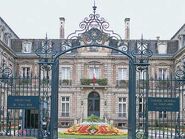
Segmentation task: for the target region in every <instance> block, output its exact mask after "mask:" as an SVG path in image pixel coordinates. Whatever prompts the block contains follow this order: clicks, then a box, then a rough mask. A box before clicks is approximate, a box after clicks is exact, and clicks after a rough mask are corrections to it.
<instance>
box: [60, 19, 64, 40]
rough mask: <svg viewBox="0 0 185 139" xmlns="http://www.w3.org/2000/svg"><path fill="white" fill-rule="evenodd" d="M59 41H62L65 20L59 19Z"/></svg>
mask: <svg viewBox="0 0 185 139" xmlns="http://www.w3.org/2000/svg"><path fill="white" fill-rule="evenodd" d="M59 19H60V39H64V25H65V18H64V17H60V18H59Z"/></svg>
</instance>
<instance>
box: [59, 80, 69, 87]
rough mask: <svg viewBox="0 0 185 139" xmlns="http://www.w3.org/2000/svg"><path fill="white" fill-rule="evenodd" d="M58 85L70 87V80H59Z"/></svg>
mask: <svg viewBox="0 0 185 139" xmlns="http://www.w3.org/2000/svg"><path fill="white" fill-rule="evenodd" d="M59 85H60V86H64V87H65V86H71V85H72V80H68V79H65V80H59Z"/></svg>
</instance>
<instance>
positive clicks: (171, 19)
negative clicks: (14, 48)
mask: <svg viewBox="0 0 185 139" xmlns="http://www.w3.org/2000/svg"><path fill="white" fill-rule="evenodd" d="M93 3H94V2H93V0H0V16H1V18H3V19H4V20H5V22H6V23H7V24H8V25H9V26H10V27H11V28H12V30H13V31H14V32H15V33H16V34H17V35H18V36H19V37H20V38H24V39H26V38H28V39H34V38H37V39H38V38H40V39H42V38H45V36H46V33H47V35H48V38H50V39H58V38H59V27H60V23H59V17H65V20H66V21H65V36H67V35H69V34H70V33H72V32H74V31H75V30H77V29H79V23H80V22H81V21H83V19H84V18H85V17H88V16H89V14H91V13H92V12H93V10H92V6H93ZM96 6H97V10H96V12H97V13H98V14H100V16H101V17H104V18H105V20H106V21H107V22H109V24H110V27H109V29H111V30H113V31H114V32H116V33H118V34H119V35H120V36H121V37H122V38H124V19H125V18H130V33H131V36H130V38H131V39H140V38H141V34H143V37H144V39H156V37H157V36H160V39H163V40H165V39H167V40H168V39H170V38H171V37H172V36H173V35H174V34H175V33H176V32H177V31H178V30H179V29H180V27H181V26H182V25H183V24H184V23H185V0H96Z"/></svg>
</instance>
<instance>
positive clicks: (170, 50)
mask: <svg viewBox="0 0 185 139" xmlns="http://www.w3.org/2000/svg"><path fill="white" fill-rule="evenodd" d="M129 22H130V19H129V18H126V19H125V39H124V40H127V41H128V42H129V43H130V45H129V46H130V47H131V48H129V49H133V48H132V47H134V46H135V43H136V40H132V39H130V26H129ZM60 23H61V27H60V39H50V40H48V41H49V43H50V45H51V47H54V48H55V47H56V48H58V46H60V45H61V43H62V42H64V41H65V36H64V24H65V19H64V18H60ZM44 41H45V40H44V39H37V38H36V39H29V38H28V39H22V38H19V37H18V36H17V35H16V34H15V33H14V31H13V30H12V29H11V28H10V27H9V26H8V25H7V23H6V22H5V21H4V20H3V19H2V18H0V67H3V66H8V67H10V68H11V69H12V71H13V74H14V75H16V76H20V77H27V78H29V77H36V76H39V65H38V62H39V58H38V56H37V55H36V54H35V51H36V50H37V49H38V48H39V47H40V46H43V44H44ZM150 42H151V43H150V50H151V51H152V52H153V56H152V57H151V58H150V61H149V64H150V65H149V69H148V70H149V75H150V76H149V78H150V79H164V78H165V79H167V78H170V76H171V75H175V71H176V70H177V69H178V67H181V66H182V65H183V63H184V58H185V25H183V26H182V27H181V28H180V29H179V30H178V31H177V32H176V33H175V35H174V36H173V37H172V38H171V39H169V40H160V38H157V39H156V40H150ZM112 43H113V45H114V42H112ZM59 63H60V64H59V97H58V108H59V109H58V117H59V121H58V122H59V125H60V126H69V125H71V124H72V123H78V122H81V121H82V120H84V119H86V118H87V117H88V116H90V115H91V114H94V115H97V116H99V117H100V118H101V119H104V120H106V121H109V122H111V123H113V124H115V125H117V126H127V123H128V80H129V63H128V57H126V56H124V55H123V54H121V53H119V52H115V51H114V50H111V49H108V48H103V47H102V48H101V47H84V48H80V49H77V50H73V51H69V52H67V53H65V54H64V55H62V56H61V57H60V59H59ZM93 78H95V81H93ZM0 97H1V98H0V100H1V101H0V106H5V107H6V98H5V97H3V94H2V92H0ZM140 104H141V105H142V100H141V101H139V102H138V106H139V107H142V106H141V105H140ZM182 107H185V106H182ZM139 109H140V108H139ZM182 109H183V108H182ZM158 116H159V117H160V115H158Z"/></svg>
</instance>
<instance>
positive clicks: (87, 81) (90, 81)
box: [80, 78, 108, 86]
mask: <svg viewBox="0 0 185 139" xmlns="http://www.w3.org/2000/svg"><path fill="white" fill-rule="evenodd" d="M80 82H81V85H92V84H93V79H80ZM107 84H108V80H107V78H104V79H96V81H95V85H99V86H106V85H107Z"/></svg>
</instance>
